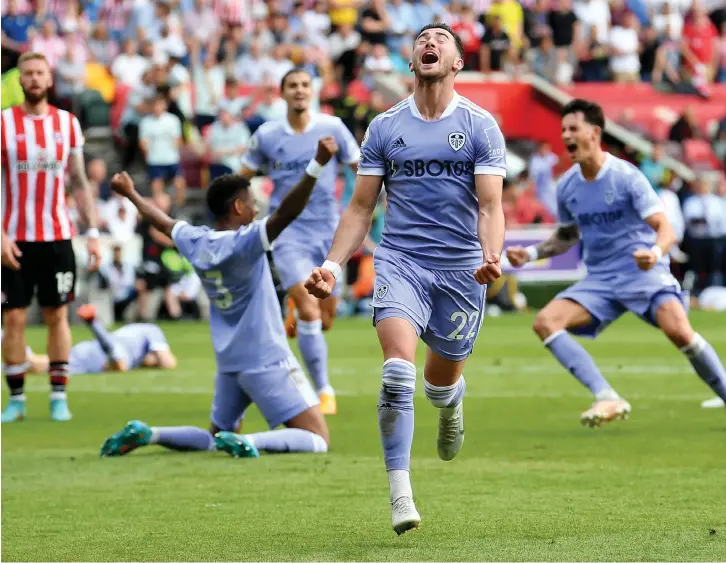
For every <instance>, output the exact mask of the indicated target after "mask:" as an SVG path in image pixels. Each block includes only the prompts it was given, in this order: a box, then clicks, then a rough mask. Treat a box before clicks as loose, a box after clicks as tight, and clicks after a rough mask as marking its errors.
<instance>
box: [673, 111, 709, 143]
mask: <svg viewBox="0 0 726 563" xmlns="http://www.w3.org/2000/svg"><path fill="white" fill-rule="evenodd" d="M700 137H701V132H700V130H699V128H698V124H697V123H696V118H695V116H694V114H693V106H686V109H685V110H684V111H683V115H681V116H680V117H679V118H678V119H677V120H676V122H675V123H674V124H673V125H672V126H671V130H670V132H669V133H668V140H669V141H674V142H676V143H682V142H683V141H685V140H688V139H697V138H700Z"/></svg>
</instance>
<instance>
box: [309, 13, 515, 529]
mask: <svg viewBox="0 0 726 563" xmlns="http://www.w3.org/2000/svg"><path fill="white" fill-rule="evenodd" d="M463 65H464V61H463V47H462V44H461V39H460V38H459V37H458V36H457V35H456V34H455V33H454V32H453V31H452V30H451V28H450V27H449V26H447V25H445V24H431V25H427V26H425V27H424V28H423V29H422V30H421V32H420V33H419V34H418V35H417V37H416V39H415V41H414V47H413V59H412V62H411V63H410V67H411V70H412V71H413V73H414V93H413V95H412V96H410V97H409V98H407V99H406V100H404V101H402V102H401V103H399V104H398V105H396V106H393V108H391V109H390V110H388V111H387V112H384V113H382V114H381V115H379V116H377V117H376V118H375V119H374V120H373V121H372V122H371V124H370V127H369V129H368V131H367V132H366V135H365V137H364V140H363V146H362V147H361V153H362V156H361V161H360V164H359V166H358V179H357V180H356V184H355V192H354V194H353V199H352V200H351V202H350V205H349V206H348V208H347V209H346V210H345V212H344V213H343V216H342V218H341V220H340V226H339V227H338V230H337V231H336V232H335V238H334V240H333V246H332V248H331V250H330V252H329V254H328V256H327V260H326V261H325V263H323V265H322V267H320V268H315V269H314V270H313V272H312V274H311V276H310V278H309V279H308V281H307V282H306V287H307V288H308V291H310V293H311V294H312V295H314V296H315V297H318V298H321V299H325V298H327V297H329V296H330V295H332V294H333V291H334V288H335V285H336V278H337V277H338V276H339V275H340V273H341V271H342V267H343V266H344V265H345V264H346V262H348V260H349V259H350V257H351V256H352V255H353V253H354V252H356V251H357V250H358V248H360V245H361V243H362V242H363V240H364V239H365V236H366V234H367V233H368V231H369V229H370V225H371V216H372V214H373V211H374V209H375V207H376V204H377V202H378V195H379V193H380V191H381V187H382V184H383V182H385V184H386V194H387V198H388V207H387V209H386V221H385V228H384V231H383V237H382V239H381V243H380V245H379V246H378V248H377V249H376V255H375V260H374V268H375V274H376V280H375V290H374V296H373V307H374V314H373V322H374V324H375V327H376V332H377V334H378V340H379V341H380V345H381V350H382V352H383V359H384V362H383V368H382V371H383V377H382V385H381V393H380V397H379V402H378V427H379V429H380V433H381V441H382V443H383V457H384V461H385V464H386V471H387V473H388V482H389V487H390V501H391V523H392V526H393V530H394V531H395V532H396V533H398V534H401V533H403V532H405V531H406V530H409V529H411V528H416V527H418V525H419V523H420V520H421V517H420V515H419V513H418V511H417V510H416V506H415V505H414V502H413V492H412V490H411V482H410V476H409V471H410V458H411V445H412V443H413V429H414V402H413V396H414V391H415V388H416V365H415V364H414V362H415V361H416V348H417V346H418V341H419V338H420V339H421V340H423V341H424V343H425V344H426V345H427V347H428V349H427V350H426V365H425V366H424V389H425V393H426V398H427V399H428V400H429V402H430V403H431V404H432V405H433V406H434V407H436V408H437V409H438V417H439V430H438V437H437V443H436V446H437V450H438V454H439V457H440V458H441V459H443V460H446V461H449V460H451V459H453V458H454V457H455V456H456V455H457V454H458V452H459V450H460V449H461V446H462V444H463V442H464V411H463V403H462V401H463V397H464V391H465V390H466V384H465V382H464V377H463V376H462V374H463V371H464V366H465V364H466V359H467V358H468V357H469V355H470V354H471V352H472V349H473V346H474V341H475V340H476V337H477V335H478V333H479V328H480V327H481V322H482V319H483V318H484V300H485V293H486V284H487V283H490V282H492V281H494V280H496V279H497V278H498V277H499V276H500V275H501V268H500V265H499V255H500V253H501V251H502V246H503V244H504V213H503V211H502V182H503V176H505V175H506V170H507V166H506V162H505V160H506V148H505V146H504V137H503V136H502V132H501V131H500V130H499V126H498V125H497V122H496V121H495V120H494V118H493V117H492V116H491V114H489V113H487V112H486V111H484V110H483V109H482V108H480V107H478V106H476V105H474V104H473V103H472V102H470V101H469V100H467V99H466V98H463V97H461V96H459V95H458V94H457V93H456V91H455V90H454V79H455V77H456V74H457V73H458V72H459V71H460V70H461V69H462V68H463Z"/></svg>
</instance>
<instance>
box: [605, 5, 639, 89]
mask: <svg viewBox="0 0 726 563" xmlns="http://www.w3.org/2000/svg"><path fill="white" fill-rule="evenodd" d="M638 25H639V24H638V19H637V18H636V17H635V14H633V13H632V12H628V13H627V14H626V15H625V16H624V21H623V25H622V27H621V26H614V27H613V28H612V29H611V30H610V70H611V71H612V73H613V80H615V82H618V83H621V84H628V83H630V84H632V83H636V82H640V57H639V56H638V52H639V49H640V42H639V40H638Z"/></svg>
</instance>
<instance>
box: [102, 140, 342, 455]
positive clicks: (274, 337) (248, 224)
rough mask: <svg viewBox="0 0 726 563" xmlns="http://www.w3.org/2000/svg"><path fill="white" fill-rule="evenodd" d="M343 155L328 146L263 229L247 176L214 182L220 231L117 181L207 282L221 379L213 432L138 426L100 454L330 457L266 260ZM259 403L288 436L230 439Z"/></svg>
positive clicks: (211, 191)
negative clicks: (165, 451) (147, 449)
mask: <svg viewBox="0 0 726 563" xmlns="http://www.w3.org/2000/svg"><path fill="white" fill-rule="evenodd" d="M336 152H337V146H336V143H335V141H334V139H333V138H332V137H324V138H323V139H321V140H320V141H319V142H318V150H317V154H316V156H315V158H314V159H313V160H311V161H310V163H309V164H308V167H307V168H306V170H305V174H304V175H303V177H302V179H301V180H300V181H299V182H298V183H297V185H296V186H295V187H293V188H292V190H290V192H289V193H288V194H287V196H286V197H285V198H284V199H283V201H282V202H281V203H280V205H279V207H278V208H277V209H276V210H275V211H274V212H273V213H272V214H271V215H270V216H269V217H267V218H266V219H263V220H261V221H254V218H255V213H256V210H255V204H254V200H253V198H252V194H251V192H250V190H249V182H248V181H247V180H246V179H245V178H243V177H242V176H237V175H227V176H222V177H220V178H217V179H216V180H214V182H212V184H211V185H210V186H209V188H208V189H207V205H208V207H209V210H210V212H211V213H212V214H213V215H214V217H215V218H216V229H209V228H208V227H194V226H192V225H189V224H187V223H185V222H184V221H175V220H173V219H171V218H169V217H168V216H167V215H166V214H165V213H163V212H162V211H161V210H159V209H157V208H155V207H153V206H152V205H149V204H148V203H147V202H146V200H144V199H143V198H142V197H141V196H140V195H139V194H138V193H137V192H136V190H135V189H134V185H133V182H132V180H131V178H130V177H129V176H128V175H127V174H126V173H123V174H120V175H119V174H117V175H116V176H114V178H113V180H112V187H113V189H114V190H115V191H116V192H117V193H119V194H121V195H123V196H125V197H127V198H128V199H129V200H130V201H131V203H133V204H134V205H135V206H136V207H137V208H138V209H139V212H140V213H141V215H142V216H143V217H144V219H146V220H147V221H148V222H149V223H151V224H152V225H153V226H154V227H156V228H157V229H159V230H160V231H161V232H163V233H166V234H167V235H169V236H171V238H172V239H173V240H174V243H175V244H176V246H177V249H178V250H179V253H180V254H181V255H183V256H185V257H186V258H187V259H188V260H189V262H191V264H192V265H193V266H194V268H195V270H196V271H197V273H198V274H199V277H200V278H201V279H202V283H203V285H204V290H205V291H206V292H207V295H208V296H209V299H210V301H211V310H210V319H209V328H210V331H211V333H212V345H213V347H214V352H215V356H216V361H217V370H218V371H217V375H216V379H215V385H214V400H213V403H212V414H211V425H210V428H209V431H207V430H204V429H202V428H196V427H192V426H175V427H166V428H156V427H149V426H147V425H146V424H144V423H143V422H140V421H133V422H130V423H129V424H128V425H127V426H126V427H125V428H124V429H123V430H121V431H120V432H118V433H117V434H114V435H113V436H111V437H110V438H108V439H107V440H106V442H105V443H104V444H103V446H102V448H101V455H102V456H113V455H123V454H125V453H128V452H130V451H131V450H133V449H135V448H137V447H139V446H145V445H147V444H159V445H160V446H164V447H167V448H170V449H175V450H214V449H219V450H223V451H225V452H227V453H229V454H230V455H233V456H235V457H257V456H259V451H267V452H310V453H315V452H326V451H327V450H328V427H327V425H326V424H325V419H324V418H323V415H322V413H321V412H320V406H319V400H318V397H317V395H316V393H315V391H313V388H312V387H311V385H310V383H309V382H308V379H307V378H306V377H305V375H304V374H303V372H302V370H301V369H300V366H299V364H298V363H297V360H296V359H295V356H293V354H292V351H291V350H290V346H289V344H288V341H287V337H286V334H285V328H284V326H283V323H282V318H281V317H280V307H279V304H278V301H277V294H276V292H275V286H274V283H273V281H272V274H271V273H270V266H269V263H268V261H267V257H266V254H265V253H266V252H267V251H268V250H269V249H270V244H271V243H272V241H273V240H275V239H276V238H277V237H278V235H279V234H280V233H281V232H282V231H283V230H284V229H285V227H287V226H288V225H289V224H290V223H292V221H293V220H294V219H295V218H296V217H297V216H298V215H299V214H300V212H302V210H303V209H304V208H305V205H306V204H307V202H308V200H309V198H310V194H311V193H312V191H313V187H314V186H315V181H316V179H317V177H318V176H319V175H320V172H321V171H322V169H323V167H324V166H325V165H326V164H328V162H329V161H330V159H331V158H332V156H333V155H334V154H335V153H336ZM252 403H255V404H256V405H257V407H258V408H259V409H260V411H261V412H262V415H263V416H264V417H265V420H267V423H268V424H269V426H270V428H276V427H277V426H279V425H281V424H284V425H285V426H287V428H285V429H279V430H270V431H267V432H259V433H256V434H246V435H239V434H235V433H233V430H235V429H237V428H238V427H239V422H240V420H241V419H242V417H243V416H244V413H245V411H246V409H247V407H248V406H249V405H250V404H252Z"/></svg>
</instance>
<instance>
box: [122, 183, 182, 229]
mask: <svg viewBox="0 0 726 563" xmlns="http://www.w3.org/2000/svg"><path fill="white" fill-rule="evenodd" d="M111 188H113V191H115V192H116V193H117V194H119V195H122V196H124V197H125V198H126V199H128V200H129V201H130V202H131V203H133V204H134V206H135V207H136V209H138V210H139V214H140V215H141V216H142V217H143V218H144V219H145V220H146V222H147V223H149V224H150V225H151V226H152V227H155V228H156V229H158V230H159V231H161V232H162V233H164V234H165V235H166V236H168V237H171V230H172V229H173V228H174V225H176V223H177V221H176V219H172V218H171V217H169V216H168V215H167V214H166V213H164V212H163V211H162V210H161V209H159V208H158V207H156V205H154V204H153V203H152V200H149V199H147V198H144V197H141V195H140V194H139V192H137V191H136V188H135V187H134V181H133V180H132V179H131V176H129V175H128V174H127V173H126V172H121V173H120V174H115V175H114V177H113V178H111Z"/></svg>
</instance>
